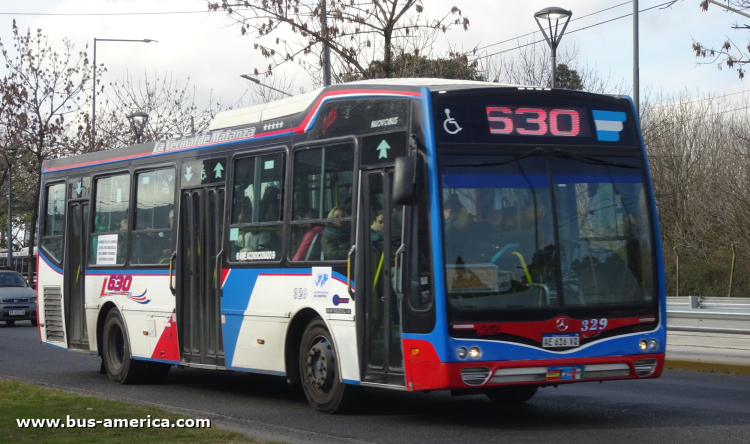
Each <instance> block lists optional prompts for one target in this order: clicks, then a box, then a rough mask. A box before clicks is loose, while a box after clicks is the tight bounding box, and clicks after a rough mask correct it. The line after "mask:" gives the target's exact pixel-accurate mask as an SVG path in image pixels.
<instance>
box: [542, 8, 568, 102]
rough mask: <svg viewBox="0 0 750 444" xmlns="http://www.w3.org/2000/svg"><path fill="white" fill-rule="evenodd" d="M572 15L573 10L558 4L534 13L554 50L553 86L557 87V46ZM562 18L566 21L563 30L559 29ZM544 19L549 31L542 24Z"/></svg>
mask: <svg viewBox="0 0 750 444" xmlns="http://www.w3.org/2000/svg"><path fill="white" fill-rule="evenodd" d="M572 15H573V12H571V11H568V10H567V9H563V8H558V7H556V6H552V7H550V8H544V9H542V10H541V11H539V12H537V13H536V14H534V18H535V19H536V23H537V25H539V29H541V30H542V34H544V39H545V40H547V44H548V45H549V47H550V49H551V50H552V88H554V87H555V83H556V82H555V77H557V46H558V45H559V44H560V40H562V36H563V34H565V28H567V27H568V22H570V16H572ZM560 20H564V21H565V23H564V24H563V26H562V31H559V29H560V26H559V25H560ZM542 21H544V22H545V25H546V26H547V29H548V30H549V33H547V31H545V29H544V25H542ZM558 31H559V34H558Z"/></svg>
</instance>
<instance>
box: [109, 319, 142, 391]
mask: <svg viewBox="0 0 750 444" xmlns="http://www.w3.org/2000/svg"><path fill="white" fill-rule="evenodd" d="M102 342H103V343H102V355H103V357H104V367H105V368H106V369H107V375H109V379H110V380H111V381H112V382H117V383H120V384H135V383H137V382H140V380H141V379H142V377H143V373H144V370H145V366H144V363H143V362H140V361H136V360H134V359H133V358H132V356H131V353H130V341H128V339H127V337H126V336H125V323H124V322H123V320H122V316H120V312H119V311H117V310H114V309H113V310H110V312H109V313H108V314H107V319H106V320H105V321H104V331H103V334H102Z"/></svg>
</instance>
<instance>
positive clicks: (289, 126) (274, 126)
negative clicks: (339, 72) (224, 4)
mask: <svg viewBox="0 0 750 444" xmlns="http://www.w3.org/2000/svg"><path fill="white" fill-rule="evenodd" d="M423 87H427V88H429V89H430V90H431V91H447V90H455V89H474V88H509V89H510V88H512V89H519V88H520V89H534V90H542V89H544V90H547V88H539V87H523V86H518V85H507V84H501V83H493V82H479V81H470V80H451V79H434V78H406V79H375V80H363V81H357V82H351V83H345V84H339V85H333V86H329V87H326V88H321V89H317V90H315V91H311V92H309V93H305V94H300V95H297V96H292V97H288V98H284V99H281V100H277V101H274V102H269V103H264V104H260V105H254V106H250V107H246V108H240V109H236V110H229V111H224V112H221V113H218V114H217V115H216V117H215V118H214V120H213V121H212V122H211V124H210V126H209V128H208V130H207V131H205V132H202V133H196V134H189V135H183V136H178V137H175V138H171V139H167V140H159V141H156V142H147V143H142V144H140V145H131V146H127V147H122V148H117V149H112V150H105V151H97V152H93V153H86V154H82V155H78V156H70V157H63V158H59V159H50V160H47V161H45V163H44V167H43V172H44V173H51V172H55V171H62V170H69V169H74V168H83V167H87V166H94V165H99V164H103V163H112V162H122V161H128V160H133V159H137V158H143V157H150V156H158V155H162V154H169V153H172V152H175V151H187V150H194V149H203V148H210V147H214V146H218V145H224V144H228V143H236V142H242V141H248V140H258V139H263V138H268V137H280V136H291V135H293V134H296V133H304V132H306V131H307V130H309V128H310V126H311V125H312V123H313V122H314V121H315V117H316V113H317V112H318V110H319V109H320V107H321V104H322V103H323V102H324V101H326V100H328V99H331V98H344V97H347V98H357V97H367V96H391V97H399V96H401V97H411V98H418V97H419V96H420V94H421V93H420V91H421V88H423ZM262 122H270V124H268V123H267V124H260V123H262ZM259 124H260V125H259Z"/></svg>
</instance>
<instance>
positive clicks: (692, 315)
mask: <svg viewBox="0 0 750 444" xmlns="http://www.w3.org/2000/svg"><path fill="white" fill-rule="evenodd" d="M667 328H668V329H669V330H673V331H690V332H697V333H734V334H746V335H750V298H717V297H703V296H673V297H668V298H667Z"/></svg>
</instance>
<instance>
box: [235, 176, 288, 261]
mask: <svg viewBox="0 0 750 444" xmlns="http://www.w3.org/2000/svg"><path fill="white" fill-rule="evenodd" d="M280 200H281V193H280V192H279V189H278V188H276V187H268V188H266V190H265V192H264V193H263V197H262V198H261V200H260V205H259V208H258V210H259V212H260V218H259V219H260V222H275V221H278V220H280V219H281V216H280V212H279V210H280V208H281V203H280ZM275 230H277V228H276V227H265V228H263V227H253V228H251V229H250V231H248V232H246V233H245V234H244V235H243V238H242V249H241V250H240V251H241V252H253V251H276V252H277V253H278V252H279V251H280V248H279V246H280V245H281V242H280V241H279V238H278V237H277V235H276V231H275Z"/></svg>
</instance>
